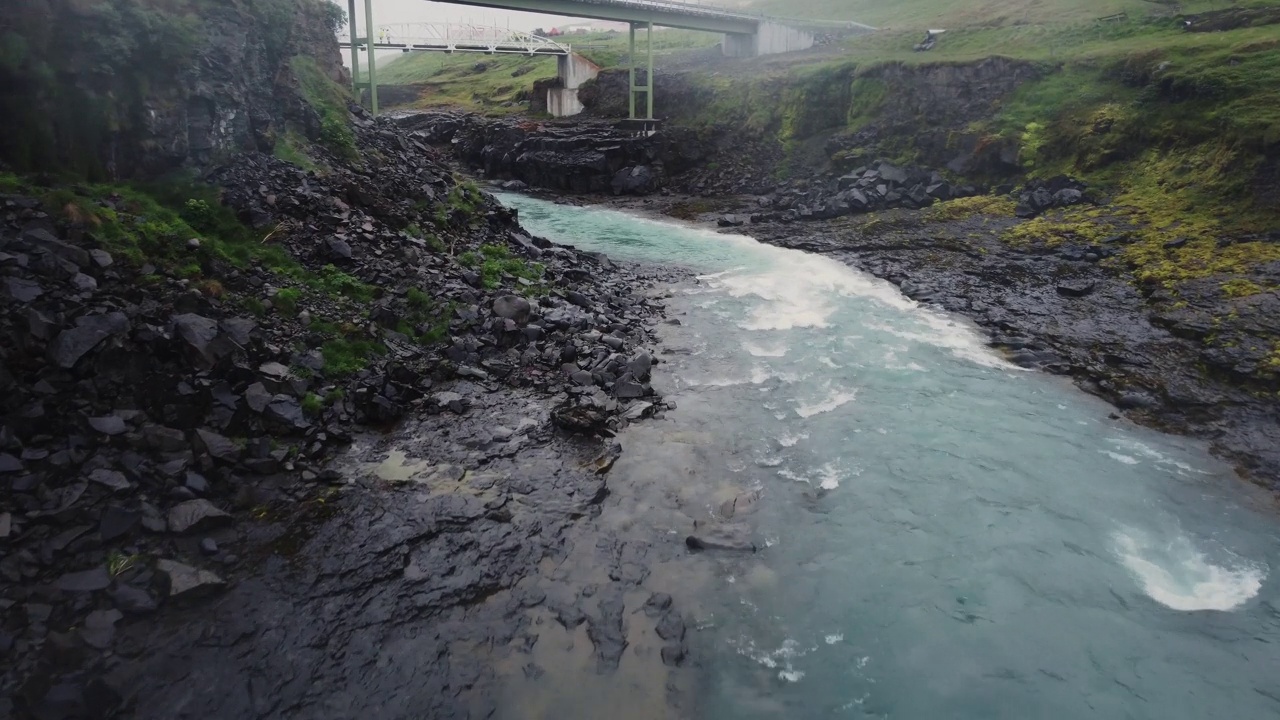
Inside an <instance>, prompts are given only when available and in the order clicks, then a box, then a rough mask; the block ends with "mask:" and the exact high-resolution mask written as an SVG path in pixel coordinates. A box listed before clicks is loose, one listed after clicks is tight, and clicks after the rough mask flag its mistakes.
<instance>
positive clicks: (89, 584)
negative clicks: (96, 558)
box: [54, 567, 111, 592]
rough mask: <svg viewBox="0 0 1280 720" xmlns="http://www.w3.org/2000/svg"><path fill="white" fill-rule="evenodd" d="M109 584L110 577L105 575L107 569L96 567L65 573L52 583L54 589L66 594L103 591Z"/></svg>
mask: <svg viewBox="0 0 1280 720" xmlns="http://www.w3.org/2000/svg"><path fill="white" fill-rule="evenodd" d="M110 584H111V576H110V575H108V574H107V569H106V568H105V567H96V568H93V569H92V570H83V571H81V572H71V573H67V574H65V575H63V576H62V577H60V578H58V579H57V581H56V582H54V587H56V588H58V589H59V590H64V591H66V592H93V591H95V590H105V589H106V588H107V586H108V585H110Z"/></svg>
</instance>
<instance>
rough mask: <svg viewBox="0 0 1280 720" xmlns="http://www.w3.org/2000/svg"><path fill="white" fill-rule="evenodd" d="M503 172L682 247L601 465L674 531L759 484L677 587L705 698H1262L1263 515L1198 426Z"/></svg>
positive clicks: (602, 239) (1275, 631)
mask: <svg viewBox="0 0 1280 720" xmlns="http://www.w3.org/2000/svg"><path fill="white" fill-rule="evenodd" d="M501 199H502V201H503V202H504V203H506V204H508V205H510V206H512V207H515V208H517V209H518V210H519V211H520V219H521V222H522V224H524V225H525V226H526V227H527V228H529V229H530V230H531V231H533V232H535V233H537V234H539V235H542V236H545V237H548V238H550V239H552V240H554V241H556V242H560V243H567V244H572V245H575V246H577V247H579V248H582V249H585V250H593V251H600V252H605V253H608V254H609V255H610V256H612V257H615V258H618V259H623V260H635V261H644V262H659V263H667V264H674V265H680V266H686V267H689V268H691V269H693V270H694V271H695V272H696V273H698V276H699V277H698V280H697V281H696V282H690V283H687V284H684V285H681V286H677V287H676V288H674V293H675V297H674V298H673V299H672V300H671V301H670V302H669V307H670V309H671V316H672V317H674V318H677V319H678V320H679V321H680V324H679V325H672V326H664V330H663V341H664V346H665V348H666V350H667V351H666V352H665V353H663V354H660V355H659V357H660V359H661V360H662V361H663V363H662V364H661V365H659V366H658V367H657V370H656V376H657V377H656V379H655V383H656V385H657V386H658V388H659V389H660V390H661V391H662V392H663V393H664V394H665V395H666V396H667V397H668V398H669V399H673V400H674V401H675V402H676V405H677V408H676V410H674V411H671V412H669V413H667V414H666V415H665V417H664V418H662V419H660V420H656V421H652V422H649V423H642V424H641V425H638V426H635V427H634V428H632V429H629V430H628V431H626V432H625V433H624V434H623V436H622V438H621V439H622V442H623V445H624V447H625V450H626V453H625V455H624V457H623V460H621V461H619V463H618V465H617V466H616V467H615V469H614V470H613V474H612V475H611V484H612V485H613V486H614V487H618V486H620V485H622V486H634V487H647V488H653V490H652V491H650V492H648V493H647V494H644V495H643V497H645V498H648V501H646V502H647V503H648V504H647V505H645V506H644V507H640V508H638V509H633V510H632V511H630V515H631V516H632V519H633V520H636V519H638V520H641V521H646V522H651V523H654V524H655V526H657V527H659V528H664V529H666V531H667V532H671V533H677V532H679V533H683V532H687V531H688V527H682V526H681V522H683V521H684V520H687V519H690V518H692V519H702V520H703V521H705V520H706V519H708V518H710V517H713V516H715V515H716V514H717V513H722V512H723V510H722V504H723V503H724V501H725V500H726V499H730V501H731V499H732V498H735V497H738V498H746V499H751V498H753V497H754V496H755V495H757V494H758V495H759V499H758V500H755V501H754V502H751V503H750V507H749V508H745V509H744V511H742V512H739V513H738V514H739V515H741V517H737V518H734V520H735V521H742V522H746V523H747V524H748V525H750V527H751V528H752V530H753V533H754V534H755V536H756V538H758V542H759V544H760V546H761V550H760V551H759V552H757V553H754V554H749V553H747V554H735V553H707V554H704V555H702V556H700V559H699V560H698V561H697V562H700V563H702V564H701V565H699V569H700V571H701V572H703V573H705V574H706V576H707V577H706V578H705V580H704V581H703V582H699V583H696V584H694V583H691V584H690V590H689V592H688V597H680V596H679V595H680V594H679V593H678V592H677V593H676V595H677V601H678V602H679V603H681V604H682V605H683V606H687V607H691V608H693V610H691V612H692V614H693V615H694V616H695V621H696V627H697V631H696V632H694V633H693V635H692V637H691V640H690V642H691V646H692V648H693V653H694V657H696V658H697V662H696V663H695V665H694V670H693V672H694V673H695V674H696V675H697V680H696V686H697V692H696V696H697V698H698V700H697V703H696V709H695V710H694V711H693V713H694V714H695V715H696V716H697V717H701V718H709V719H713V720H721V719H723V720H729V719H738V718H816V717H874V718H904V719H915V718H926V719H934V718H961V719H968V718H974V719H978V718H981V719H983V720H990V719H993V718H1009V719H1011V720H1013V719H1018V720H1027V719H1030V718H1054V719H1058V718H1085V717H1088V718H1151V719H1153V720H1155V719H1159V720H1170V719H1173V718H1188V719H1191V718H1196V719H1201V718H1219V717H1220V718H1233V719H1239V718H1270V717H1280V601H1278V600H1277V596H1278V593H1277V585H1276V580H1275V579H1274V577H1273V575H1274V569H1275V568H1276V567H1278V566H1280V542H1278V541H1280V518H1278V517H1277V516H1276V514H1275V511H1274V507H1273V506H1271V505H1270V504H1269V503H1268V501H1267V499H1266V498H1265V497H1263V496H1261V494H1260V493H1259V492H1257V491H1255V489H1254V488H1251V487H1250V486H1248V485H1247V484H1246V483H1244V482H1242V481H1240V480H1239V479H1237V478H1236V477H1235V476H1234V475H1233V474H1232V472H1231V470H1230V468H1228V467H1227V466H1225V465H1224V464H1223V463H1221V462H1219V461H1217V460H1215V459H1214V458H1212V457H1211V456H1210V455H1208V453H1207V452H1206V450H1205V448H1204V447H1203V446H1201V445H1200V444H1199V443H1197V442H1194V441H1191V440H1188V439H1186V438H1180V437H1172V436H1167V435H1162V434H1159V433H1156V432H1152V431H1149V430H1146V429H1143V428H1140V427H1136V426H1134V425H1132V424H1130V423H1127V422H1125V421H1120V420H1114V419H1110V418H1109V417H1108V416H1109V414H1110V412H1111V409H1110V408H1109V406H1107V405H1105V404H1104V403H1102V402H1101V401H1098V400H1097V399H1095V398H1092V397H1090V396H1087V395H1085V394H1083V393H1082V392H1080V391H1079V390H1077V389H1076V388H1074V387H1073V386H1071V385H1070V384H1068V383H1066V382H1064V381H1063V380H1062V379H1060V378H1055V377H1051V376H1047V375H1043V374H1039V373H1031V372H1025V371H1022V370H1020V369H1018V368H1016V367H1014V366H1012V365H1010V364H1008V363H1006V362H1005V361H1004V360H1003V359H1002V358H1001V357H1000V356H999V355H998V354H996V353H995V352H994V351H992V350H990V349H989V348H987V347H986V345H985V343H984V341H983V338H982V336H981V334H980V333H979V332H977V331H976V330H975V329H973V328H972V327H971V326H970V325H968V324H967V323H966V322H965V321H964V320H963V319H961V318H958V317H954V316H949V315H946V314H944V313H941V312H939V311H936V310H933V309H929V308H927V307H925V306H921V305H918V304H917V303H915V302H913V301H911V300H908V299H907V298H905V297H904V296H903V295H901V294H900V293H899V292H898V291H897V289H896V288H895V287H893V286H892V285H890V284H888V283H885V282H883V281H880V280H877V279H875V278H873V277H870V276H868V275H865V274H862V273H860V272H858V271H856V270H853V269H850V268H848V267H846V266H844V265H843V264H841V263H839V262H837V261H835V260H832V259H830V258H826V257H822V256H818V255H813V254H807V253H804V252H800V251H794V250H786V249H781V248H775V247H771V246H768V245H764V244H761V243H758V242H756V241H755V240H752V239H751V238H749V237H746V236H743V235H730V234H720V233H715V232H712V231H709V230H705V229H700V228H693V227H688V226H683V225H678V224H674V223H670V222H663V221H658V220H653V219H647V218H642V217H637V216H634V215H629V214H624V213H621V212H616V211H611V210H604V209H593V208H581V207H570V206H559V205H555V204H551V203H548V202H544V201H540V200H535V199H530V198H526V197H522V196H516V195H502V196H501ZM745 504H746V503H744V505H745ZM667 526H669V528H667ZM695 588H696V589H695Z"/></svg>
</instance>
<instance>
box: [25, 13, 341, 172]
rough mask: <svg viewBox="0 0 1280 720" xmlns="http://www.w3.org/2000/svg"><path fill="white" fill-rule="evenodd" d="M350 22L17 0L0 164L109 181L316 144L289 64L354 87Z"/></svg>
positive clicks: (319, 120)
mask: <svg viewBox="0 0 1280 720" xmlns="http://www.w3.org/2000/svg"><path fill="white" fill-rule="evenodd" d="M341 23H342V12H341V10H339V9H338V7H337V6H336V5H333V4H332V3H329V2H327V1H325V0H303V1H302V2H287V1H286V0H236V1H234V2H213V1H212V0H166V1H165V2H137V1H136V0H109V1H107V2H99V3H83V2H75V1H74V0H34V1H33V2H27V3H20V4H19V5H17V6H16V7H13V8H10V9H9V10H8V11H6V12H5V14H4V17H3V18H0V46H2V47H3V48H4V53H3V58H2V59H0V88H2V89H0V112H3V113H4V116H5V118H6V132H5V133H4V137H3V138H0V158H3V159H4V160H5V161H6V162H7V163H8V164H9V165H10V168H11V169H13V170H16V171H19V172H35V171H38V172H52V173H55V174H66V175H76V174H78V175H82V176H85V177H87V178H88V179H91V180H99V181H100V180H115V179H124V178H131V177H139V176H154V175H156V174H158V173H162V172H164V171H167V170H171V169H173V168H175V167H178V166H180V165H183V164H187V163H200V162H207V161H210V160H213V159H215V158H218V157H226V156H227V155H229V154H231V153H235V152H239V151H244V150H260V151H264V152H270V151H271V150H272V148H273V147H275V145H276V140H277V139H280V138H282V137H283V136H284V135H285V134H286V133H288V132H289V131H290V130H291V129H292V130H295V131H299V132H302V133H303V134H305V135H307V136H308V137H311V138H313V139H319V138H320V134H321V132H322V131H323V129H324V128H323V127H322V125H323V124H324V120H325V118H323V117H319V116H317V114H316V113H315V112H314V111H313V110H312V109H311V108H310V107H309V106H308V104H307V103H306V102H305V100H304V98H303V96H302V94H300V93H299V92H298V85H297V80H298V78H297V77H296V76H295V74H294V73H293V72H292V70H291V68H290V65H291V63H292V62H293V61H294V58H296V57H299V56H303V57H306V58H308V60H307V61H306V62H308V63H310V64H312V66H313V67H314V68H315V70H317V71H318V73H319V74H320V75H322V76H324V77H326V78H328V79H329V80H332V81H337V82H342V81H344V77H345V71H344V70H343V68H342V64H341V62H340V60H339V56H338V55H337V53H336V46H335V41H334V30H335V28H337V27H338V26H340V24H341ZM69 39H74V41H69ZM330 50H331V51H332V52H326V51H330ZM329 127H330V130H329V132H331V133H333V134H341V132H342V131H341V130H340V129H339V128H338V127H337V126H336V125H334V124H333V123H332V122H330V123H329ZM348 136H349V133H348Z"/></svg>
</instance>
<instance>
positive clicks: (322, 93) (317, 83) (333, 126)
mask: <svg viewBox="0 0 1280 720" xmlns="http://www.w3.org/2000/svg"><path fill="white" fill-rule="evenodd" d="M289 65H290V67H291V68H292V69H293V74H294V76H295V77H297V78H298V86H299V89H301V91H302V96H303V97H304V98H306V101H307V104H309V105H310V106H311V109H312V110H315V111H316V114H317V115H318V116H319V117H320V142H322V143H323V144H324V145H325V147H327V148H328V149H329V151H330V152H332V153H333V154H334V155H336V156H338V157H340V158H344V159H346V160H355V159H356V158H357V157H359V153H358V152H357V151H356V136H355V133H354V132H352V130H351V120H350V113H349V112H348V111H347V102H348V101H349V100H350V99H351V98H350V96H349V95H348V94H347V90H346V88H344V87H342V86H341V85H339V84H337V83H335V82H334V81H332V80H330V79H329V78H328V77H326V76H325V74H324V72H322V71H321V70H320V66H319V65H317V64H316V61H315V59H314V58H311V57H308V56H306V55H296V56H294V57H293V58H292V59H291V60H290V61H289Z"/></svg>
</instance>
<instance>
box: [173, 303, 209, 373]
mask: <svg viewBox="0 0 1280 720" xmlns="http://www.w3.org/2000/svg"><path fill="white" fill-rule="evenodd" d="M173 332H174V334H175V335H177V336H178V337H179V338H181V339H182V341H183V342H185V343H186V344H187V346H188V347H190V348H191V349H192V350H194V351H195V353H196V355H197V356H198V357H199V358H200V360H201V361H202V363H203V364H204V365H205V366H211V365H213V364H214V363H215V362H217V361H218V357H219V356H220V355H221V353H219V352H218V351H217V349H216V348H215V347H214V341H215V340H217V338H218V321H216V320H213V319H210V318H207V317H204V316H202V315H196V314H194V313H184V314H182V315H175V316H174V318H173Z"/></svg>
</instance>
